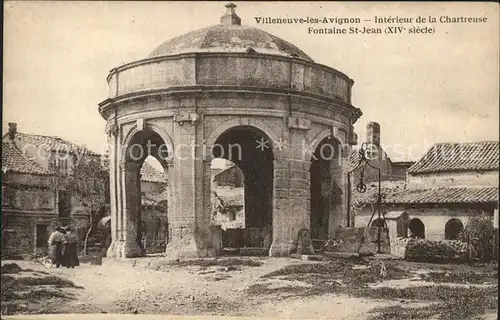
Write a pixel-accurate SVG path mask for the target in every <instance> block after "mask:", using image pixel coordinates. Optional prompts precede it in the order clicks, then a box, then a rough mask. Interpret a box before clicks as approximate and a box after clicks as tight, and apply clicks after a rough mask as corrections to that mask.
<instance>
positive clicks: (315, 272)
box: [262, 260, 410, 286]
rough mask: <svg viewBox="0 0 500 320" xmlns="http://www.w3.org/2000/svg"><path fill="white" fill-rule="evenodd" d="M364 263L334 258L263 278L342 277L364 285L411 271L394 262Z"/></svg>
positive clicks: (306, 279) (311, 279)
mask: <svg viewBox="0 0 500 320" xmlns="http://www.w3.org/2000/svg"><path fill="white" fill-rule="evenodd" d="M360 262H362V264H359V263H358V264H355V263H354V262H350V261H345V260H332V261H329V262H326V263H314V264H313V263H310V264H299V265H289V266H286V267H284V268H282V269H279V270H276V271H273V272H271V273H268V274H266V275H264V276H262V278H273V277H278V276H279V277H285V279H286V280H298V281H304V282H307V283H311V284H318V282H319V283H321V281H323V280H324V281H331V280H337V279H342V281H343V282H344V283H346V284H350V285H357V286H362V285H365V284H366V283H373V282H377V281H380V280H389V279H404V278H407V277H409V276H410V272H409V271H406V270H404V269H401V268H399V267H398V266H396V265H395V264H394V263H392V262H391V263H389V262H385V263H383V264H381V263H376V262H371V263H367V262H366V261H360ZM360 265H361V266H365V267H366V268H362V269H353V267H354V266H360Z"/></svg>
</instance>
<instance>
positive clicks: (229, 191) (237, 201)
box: [214, 187, 245, 207]
mask: <svg viewBox="0 0 500 320" xmlns="http://www.w3.org/2000/svg"><path fill="white" fill-rule="evenodd" d="M214 191H215V193H216V194H217V196H218V197H219V198H220V199H221V200H222V201H223V202H224V205H225V206H228V207H233V206H243V204H244V201H245V199H244V188H230V187H220V188H216V189H215V190H214Z"/></svg>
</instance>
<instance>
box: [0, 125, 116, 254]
mask: <svg viewBox="0 0 500 320" xmlns="http://www.w3.org/2000/svg"><path fill="white" fill-rule="evenodd" d="M82 156H86V157H98V156H97V154H95V153H93V152H92V151H90V150H88V149H85V148H83V147H80V146H78V145H75V144H73V143H71V142H69V141H66V140H63V139H60V138H57V137H49V136H41V135H33V134H26V133H22V132H18V131H17V125H16V124H15V123H10V124H9V131H8V133H7V134H5V135H4V136H3V138H2V169H3V175H2V212H3V220H2V229H3V232H2V234H3V236H4V237H5V238H4V241H5V242H2V247H3V248H4V249H5V251H6V253H7V254H9V255H16V254H32V253H37V252H39V253H40V254H41V253H42V252H44V251H45V250H46V247H47V240H48V234H50V232H51V231H52V230H54V227H55V225H56V224H62V225H72V226H73V227H74V228H75V229H76V230H77V232H78V233H79V235H80V237H81V238H83V236H84V234H85V230H86V229H87V225H88V215H89V210H90V208H89V207H88V206H85V205H84V202H82V199H81V198H79V197H77V196H75V195H73V194H71V193H70V192H69V191H68V190H67V189H64V188H62V187H60V185H59V184H58V183H57V180H56V179H57V178H60V177H61V176H62V177H64V175H66V174H71V171H72V170H73V167H74V165H75V163H76V162H77V161H78V159H80V157H82ZM100 183H103V184H105V183H106V181H105V180H102V181H100ZM100 198H102V199H101V203H102V204H104V203H105V201H106V199H105V198H106V195H105V194H104V193H103V194H101V195H100ZM2 251H3V250H2Z"/></svg>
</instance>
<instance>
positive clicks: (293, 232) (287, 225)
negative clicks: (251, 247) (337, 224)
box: [269, 129, 310, 256]
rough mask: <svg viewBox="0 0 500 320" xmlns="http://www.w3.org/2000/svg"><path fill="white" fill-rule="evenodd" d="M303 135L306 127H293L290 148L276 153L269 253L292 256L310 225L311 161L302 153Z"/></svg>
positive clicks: (289, 136) (290, 135)
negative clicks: (299, 128) (271, 236)
mask: <svg viewBox="0 0 500 320" xmlns="http://www.w3.org/2000/svg"><path fill="white" fill-rule="evenodd" d="M304 134H305V131H304V130H295V129H292V130H290V131H289V132H288V135H287V136H288V138H289V139H287V140H288V141H290V143H289V144H288V145H287V149H286V150H283V151H282V152H280V153H279V154H278V155H277V157H276V156H275V157H276V158H275V161H274V211H273V243H272V245H271V249H270V251H269V255H270V256H288V255H290V254H291V253H292V252H293V251H294V250H295V249H296V247H297V237H298V232H299V230H301V229H307V230H309V228H310V212H309V211H310V179H309V167H310V162H309V158H308V156H307V155H306V154H304V152H303V143H302V141H303V136H304Z"/></svg>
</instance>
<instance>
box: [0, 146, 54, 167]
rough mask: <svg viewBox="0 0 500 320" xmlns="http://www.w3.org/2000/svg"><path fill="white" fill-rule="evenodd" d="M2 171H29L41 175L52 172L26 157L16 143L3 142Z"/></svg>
mask: <svg viewBox="0 0 500 320" xmlns="http://www.w3.org/2000/svg"><path fill="white" fill-rule="evenodd" d="M2 172H3V173H6V172H15V173H28V174H39V175H50V174H52V173H51V172H50V171H49V170H47V169H44V168H42V167H41V166H40V165H38V164H37V163H35V162H34V161H31V160H30V159H28V158H26V157H25V156H24V155H23V153H22V152H21V150H19V149H18V148H17V147H16V146H15V144H13V143H10V142H2Z"/></svg>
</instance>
